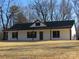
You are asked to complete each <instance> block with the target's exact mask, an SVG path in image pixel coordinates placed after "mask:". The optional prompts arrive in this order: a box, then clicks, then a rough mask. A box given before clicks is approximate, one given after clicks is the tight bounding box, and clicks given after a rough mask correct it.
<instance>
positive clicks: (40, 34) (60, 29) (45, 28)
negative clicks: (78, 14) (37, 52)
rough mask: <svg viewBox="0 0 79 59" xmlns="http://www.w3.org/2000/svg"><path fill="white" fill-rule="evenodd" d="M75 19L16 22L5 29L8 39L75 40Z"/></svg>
mask: <svg viewBox="0 0 79 59" xmlns="http://www.w3.org/2000/svg"><path fill="white" fill-rule="evenodd" d="M74 23H75V22H74V20H67V21H51V22H41V21H39V20H36V21H35V22H33V23H23V24H15V25H13V26H12V27H11V28H9V29H7V30H4V32H5V33H6V34H7V37H6V40H75V39H76V37H75V35H76V31H75V26H74Z"/></svg>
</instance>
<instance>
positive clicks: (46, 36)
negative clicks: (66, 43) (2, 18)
mask: <svg viewBox="0 0 79 59" xmlns="http://www.w3.org/2000/svg"><path fill="white" fill-rule="evenodd" d="M32 31H36V32H37V37H36V38H34V40H40V39H39V38H40V37H39V32H40V31H42V32H43V40H50V29H46V30H21V31H16V32H18V40H32V38H27V32H32ZM53 31H60V38H53ZM12 32H14V31H9V32H8V40H17V39H13V38H12ZM51 39H52V40H56V39H57V40H70V29H52V30H51Z"/></svg>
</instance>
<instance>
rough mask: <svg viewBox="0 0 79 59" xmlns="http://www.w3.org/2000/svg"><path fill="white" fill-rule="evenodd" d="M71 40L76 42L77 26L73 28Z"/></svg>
mask: <svg viewBox="0 0 79 59" xmlns="http://www.w3.org/2000/svg"><path fill="white" fill-rule="evenodd" d="M71 39H73V40H76V28H75V25H73V26H72V28H71Z"/></svg>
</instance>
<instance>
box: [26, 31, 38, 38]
mask: <svg viewBox="0 0 79 59" xmlns="http://www.w3.org/2000/svg"><path fill="white" fill-rule="evenodd" d="M29 33H30V34H29ZM36 37H37V32H35V31H33V32H27V38H36Z"/></svg>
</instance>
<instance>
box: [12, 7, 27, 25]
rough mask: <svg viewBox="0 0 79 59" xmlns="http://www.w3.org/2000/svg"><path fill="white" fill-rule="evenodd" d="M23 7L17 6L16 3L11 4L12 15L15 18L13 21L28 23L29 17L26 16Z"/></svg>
mask: <svg viewBox="0 0 79 59" xmlns="http://www.w3.org/2000/svg"><path fill="white" fill-rule="evenodd" d="M20 8H21V7H19V6H16V5H13V6H11V8H10V12H11V15H12V17H11V18H12V19H13V23H14V24H15V23H26V22H27V19H26V17H25V16H24V14H23V12H22V10H21V9H20Z"/></svg>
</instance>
